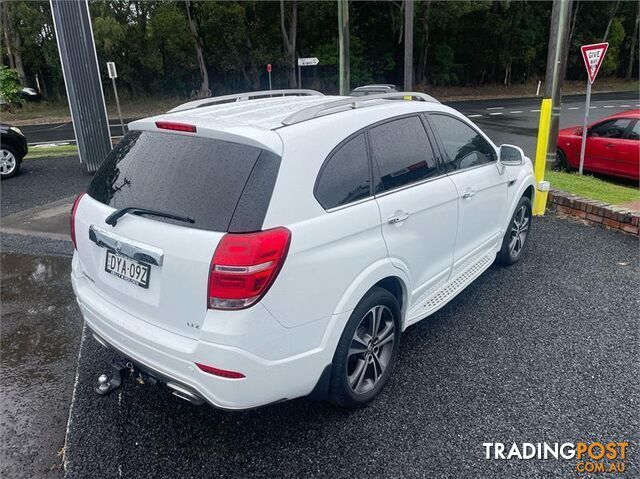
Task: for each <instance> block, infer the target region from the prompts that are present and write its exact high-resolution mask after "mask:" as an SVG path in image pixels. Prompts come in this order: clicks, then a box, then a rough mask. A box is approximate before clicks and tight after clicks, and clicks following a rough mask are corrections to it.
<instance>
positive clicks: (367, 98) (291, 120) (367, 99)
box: [282, 91, 440, 126]
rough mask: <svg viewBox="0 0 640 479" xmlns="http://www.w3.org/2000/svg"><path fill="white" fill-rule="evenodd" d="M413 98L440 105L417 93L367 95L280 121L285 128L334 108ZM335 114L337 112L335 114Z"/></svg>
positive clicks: (319, 106) (326, 105)
mask: <svg viewBox="0 0 640 479" xmlns="http://www.w3.org/2000/svg"><path fill="white" fill-rule="evenodd" d="M412 98H415V99H416V100H419V101H429V102H434V103H440V102H439V101H438V100H436V99H435V98H433V97H432V96H430V95H427V94H425V93H417V92H403V91H400V92H393V93H380V94H379V95H367V96H358V97H351V98H342V99H340V100H334V101H328V102H325V103H321V104H319V105H313V106H310V107H307V108H303V109H302V110H299V111H297V112H295V113H292V114H291V115H289V116H288V117H286V118H285V119H284V120H282V124H283V125H285V126H289V125H294V124H296V123H300V122H303V121H307V120H312V119H313V118H317V117H319V116H322V113H324V112H326V111H327V110H332V109H334V108H339V107H341V106H349V107H350V108H352V109H355V108H362V107H366V106H371V105H366V104H365V103H369V102H374V101H376V100H393V99H396V100H397V99H403V100H409V99H412ZM335 113H337V112H335Z"/></svg>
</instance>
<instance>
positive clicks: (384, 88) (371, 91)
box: [349, 83, 398, 96]
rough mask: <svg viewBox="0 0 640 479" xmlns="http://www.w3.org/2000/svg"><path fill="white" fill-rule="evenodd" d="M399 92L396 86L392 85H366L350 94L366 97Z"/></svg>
mask: <svg viewBox="0 0 640 479" xmlns="http://www.w3.org/2000/svg"><path fill="white" fill-rule="evenodd" d="M396 91H398V89H397V88H396V86H395V85H391V84H390V83H386V84H380V85H364V86H359V87H358V88H356V89H354V90H352V91H351V93H349V95H350V96H366V95H379V94H381V93H394V92H396Z"/></svg>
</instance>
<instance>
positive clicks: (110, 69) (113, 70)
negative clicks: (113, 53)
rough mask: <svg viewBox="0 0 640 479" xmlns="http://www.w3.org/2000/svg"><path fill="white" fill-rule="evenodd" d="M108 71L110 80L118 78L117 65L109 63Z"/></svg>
mask: <svg viewBox="0 0 640 479" xmlns="http://www.w3.org/2000/svg"><path fill="white" fill-rule="evenodd" d="M107 71H108V72H109V78H118V72H117V71H116V64H115V63H114V62H107Z"/></svg>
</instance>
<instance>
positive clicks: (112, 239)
mask: <svg viewBox="0 0 640 479" xmlns="http://www.w3.org/2000/svg"><path fill="white" fill-rule="evenodd" d="M89 239H90V240H91V241H92V242H94V243H95V244H96V245H97V246H99V247H101V248H108V249H111V250H113V251H115V252H116V253H118V254H120V255H122V256H126V257H127V258H131V259H133V260H135V261H141V262H143V263H149V264H154V265H156V266H162V261H163V260H164V251H162V250H161V249H160V248H156V247H155V246H149V245H146V244H143V243H139V242H138V241H134V240H131V239H128V238H123V237H122V236H119V235H117V234H114V233H111V232H110V231H107V230H105V229H102V228H100V227H99V226H96V225H90V226H89Z"/></svg>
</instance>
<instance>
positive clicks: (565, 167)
mask: <svg viewBox="0 0 640 479" xmlns="http://www.w3.org/2000/svg"><path fill="white" fill-rule="evenodd" d="M554 169H556V170H560V171H571V170H573V168H571V165H570V164H569V162H568V161H567V155H565V154H564V151H562V150H561V149H560V148H558V149H557V150H556V166H555V168H554Z"/></svg>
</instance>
